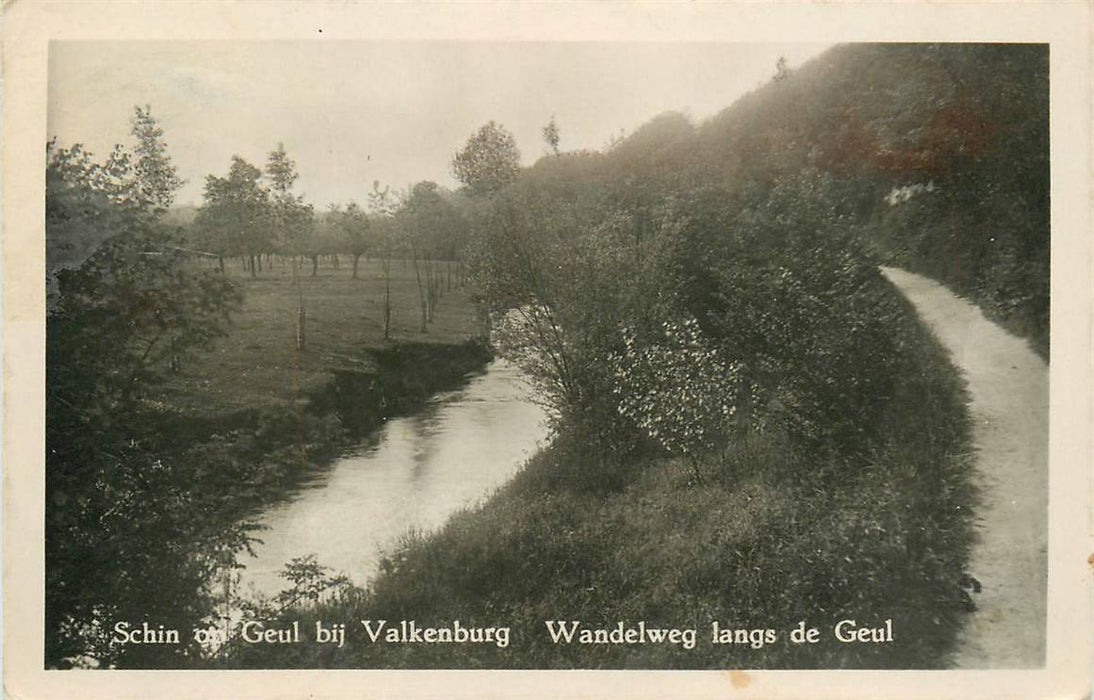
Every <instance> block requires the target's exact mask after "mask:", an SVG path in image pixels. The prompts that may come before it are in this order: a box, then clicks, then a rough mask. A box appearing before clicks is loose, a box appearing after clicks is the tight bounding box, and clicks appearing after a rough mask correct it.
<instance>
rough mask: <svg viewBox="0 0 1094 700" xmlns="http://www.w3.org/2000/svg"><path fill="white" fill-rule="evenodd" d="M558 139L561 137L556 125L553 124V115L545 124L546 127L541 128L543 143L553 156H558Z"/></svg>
mask: <svg viewBox="0 0 1094 700" xmlns="http://www.w3.org/2000/svg"><path fill="white" fill-rule="evenodd" d="M560 138H561V135H560V133H559V130H558V124H557V123H555V117H554V115H551V121H549V122H547V126H545V127H543V141H544V142H545V143H546V144H547V148H549V149H550V150H551V153H553V154H554V155H555V156H557V155H558V144H559V140H560Z"/></svg>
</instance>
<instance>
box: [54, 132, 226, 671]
mask: <svg viewBox="0 0 1094 700" xmlns="http://www.w3.org/2000/svg"><path fill="white" fill-rule="evenodd" d="M132 162H133V161H132V159H131V158H130V157H129V155H128V154H127V153H126V152H125V151H124V149H121V148H120V147H119V148H116V149H115V151H114V152H113V153H112V154H111V156H110V157H109V158H108V159H107V160H106V162H105V163H102V164H99V163H95V162H94V161H93V160H92V158H91V156H90V154H88V153H86V152H85V151H83V149H81V148H80V147H78V146H76V147H73V148H71V149H64V148H57V147H56V146H55V145H52V144H51V145H50V146H49V147H48V149H47V165H46V188H47V189H46V240H47V246H48V247H49V248H51V249H59V250H62V251H66V252H65V254H62V255H57V254H53V255H51V256H50V257H51V259H52V260H53V261H54V264H53V265H52V266H51V268H50V274H51V277H52V281H51V284H50V287H51V304H50V306H49V309H48V313H47V318H46V364H47V381H46V479H45V481H46V523H45V543H46V546H45V549H46V567H45V571H46V581H45V600H46V607H45V617H46V621H45V625H46V635H45V642H46V649H45V656H46V663H47V664H49V665H60V664H63V663H65V660H66V659H72V658H73V657H79V656H91V657H93V658H94V659H95V660H97V661H98V663H99V664H101V665H115V664H117V665H122V666H125V665H135V664H141V663H158V664H159V665H163V664H164V663H170V662H167V661H165V657H171V658H174V659H175V661H174V663H178V659H179V658H180V657H185V656H188V655H194V654H198V653H200V650H199V649H198V648H196V645H195V644H194V643H193V642H192V640H191V639H189V638H188V635H184V636H183V643H182V644H180V645H178V646H177V647H176V646H174V645H171V647H172V648H170V649H167V648H159V649H156V648H152V647H151V646H147V647H146V646H144V645H140V646H139V647H138V646H135V645H133V646H122V645H118V644H116V643H113V642H112V641H111V637H112V625H113V624H114V622H116V621H127V620H128V621H139V620H149V621H152V620H155V621H156V622H157V623H162V624H164V625H165V626H167V627H173V628H177V629H180V630H185V629H190V628H191V627H192V626H195V625H197V624H200V622H201V621H202V620H203V619H204V618H205V617H206V616H207V615H208V614H210V612H211V610H212V599H211V597H210V595H209V588H208V584H209V582H210V581H211V578H212V576H213V573H214V571H215V569H216V567H218V566H219V565H220V562H222V561H224V559H225V558H226V557H228V556H230V555H233V554H234V552H236V551H238V550H239V549H240V548H242V547H244V546H245V545H246V537H245V533H244V531H243V530H242V529H241V528H240V527H239V526H238V524H237V523H235V522H234V520H232V519H229V518H226V517H223V516H218V515H217V513H218V512H220V513H223V511H218V510H217V509H216V508H215V507H214V504H213V503H212V502H209V501H206V500H205V496H203V495H201V494H200V493H198V492H196V491H195V490H194V489H193V483H192V482H191V481H190V480H189V479H188V477H187V470H188V469H190V468H191V465H188V464H178V463H172V462H171V461H170V460H167V459H165V458H164V457H163V455H162V454H161V453H160V451H159V449H158V448H157V446H158V444H159V441H160V440H161V438H160V437H159V436H156V435H154V434H152V433H150V432H146V431H147V425H148V424H149V421H148V420H147V408H146V405H147V404H146V400H147V398H148V394H149V389H150V387H151V386H153V385H154V384H155V383H157V382H158V381H160V380H162V379H163V377H164V376H165V375H166V373H167V372H169V371H170V370H171V368H172V366H173V361H172V360H173V359H174V358H175V357H177V356H178V355H180V354H182V353H185V352H188V351H192V350H200V349H203V348H207V347H209V345H210V343H211V342H212V340H213V339H215V338H216V337H218V336H220V335H221V334H223V333H224V327H225V321H226V319H227V316H228V314H229V313H230V312H231V311H233V310H234V309H237V308H238V307H239V304H240V301H241V297H240V294H239V292H238V291H237V290H236V288H235V286H234V285H233V284H232V283H231V282H230V281H229V280H227V279H225V277H224V276H223V275H219V274H215V273H208V272H202V271H200V270H199V269H197V267H196V266H195V265H194V264H193V261H192V260H191V259H190V257H189V255H188V253H186V252H185V251H184V250H183V249H182V247H181V246H180V245H178V244H179V243H180V242H181V241H179V240H178V239H177V235H176V233H175V232H174V231H173V230H172V229H171V228H169V227H167V226H164V225H162V224H161V223H160V221H159V219H160V214H159V212H160V207H159V206H158V205H157V204H156V202H153V201H152V199H151V198H150V197H149V196H148V192H149V190H147V189H142V184H147V182H148V180H147V176H146V175H142V174H140V173H139V172H138V171H136V170H135V169H134V168H131V167H129V164H130V163H132ZM163 164H164V165H165V166H167V167H165V168H164V172H167V171H168V170H169V166H170V163H169V160H166V159H165V160H164V161H163ZM172 195H173V191H168V190H166V189H162V190H160V191H159V194H158V195H157V197H158V203H159V204H162V203H163V202H165V201H169V198H170V196H172ZM199 512H200V513H203V515H202V517H195V513H199ZM157 660H158V661H157Z"/></svg>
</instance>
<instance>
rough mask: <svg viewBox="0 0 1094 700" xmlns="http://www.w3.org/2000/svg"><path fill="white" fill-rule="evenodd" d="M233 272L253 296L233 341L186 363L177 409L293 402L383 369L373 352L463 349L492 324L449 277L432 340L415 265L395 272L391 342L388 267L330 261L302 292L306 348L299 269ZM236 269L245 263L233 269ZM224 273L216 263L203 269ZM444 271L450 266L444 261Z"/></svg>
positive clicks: (169, 397)
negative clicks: (337, 378)
mask: <svg viewBox="0 0 1094 700" xmlns="http://www.w3.org/2000/svg"><path fill="white" fill-rule="evenodd" d="M225 262H226V272H227V274H228V275H229V276H230V277H231V279H232V280H233V281H235V282H236V283H237V284H238V285H239V286H240V289H241V290H242V292H243V294H244V301H243V308H242V310H241V311H240V312H239V313H237V314H234V315H233V316H232V319H231V326H230V328H229V329H228V335H227V336H226V337H223V338H220V339H218V340H217V341H216V344H215V346H214V347H213V349H212V350H211V351H210V352H197V353H194V354H193V355H192V356H191V357H189V358H183V361H182V367H181V371H180V372H179V373H177V374H176V375H174V376H172V377H171V378H170V379H169V380H168V381H167V383H166V384H165V385H164V387H163V390H162V394H161V397H160V400H162V401H163V402H164V404H166V405H168V406H171V407H172V409H173V410H174V411H178V412H181V413H183V414H189V415H197V416H217V415H225V414H230V413H234V412H237V411H241V410H251V409H261V408H263V407H269V406H273V405H283V404H285V403H287V402H292V401H293V400H294V398H295V397H300V396H303V395H309V394H312V393H314V392H315V391H317V390H318V389H320V388H321V387H322V386H323V385H325V384H326V383H327V382H329V381H330V378H331V374H332V373H333V372H336V371H345V370H349V371H368V370H371V369H373V366H372V358H371V357H370V356H369V354H368V352H367V351H369V350H377V349H380V348H383V347H385V346H389V345H391V344H393V343H400V342H414V343H437V344H448V343H453V344H454V343H459V342H463V341H465V340H467V339H468V338H469V337H472V336H475V335H479V334H480V333H481V331H482V324H481V321H480V320H479V318H478V317H477V315H476V313H475V310H474V307H473V306H472V304H471V303H470V300H469V298H468V294H467V292H466V290H465V289H459V288H457V285H456V279H455V266H454V265H453V280H452V288H451V289H449V287H448V283H447V276H444V278H443V283H444V284H443V287H442V296H441V299H440V302H439V303H438V305H437V309H436V313H435V315H434V319H433V322H432V323H430V324H429V326H428V330H427V332H425V333H422V332H421V331H420V328H421V311H420V302H419V295H418V286H417V282H416V279H415V275H414V266H413V264H412V263H411V262H410V261H402V260H394V261H392V264H391V332H390V338H389V340H387V341H385V340H384V325H383V323H384V322H383V317H384V316H383V310H384V276H383V273H382V270H381V265H380V262H379V261H378V260H370V261H365V259H364V258H362V259H361V262H360V265H359V268H358V278H357V279H353V278H352V266H351V264H350V263H351V261H350V260H349V259H347V258H343V259H342V261H341V264H340V265H339V266H338V267H337V268H335V267H334V266H333V265H332V264H331V263H330V262H325V263H321V264H320V265H319V267H318V270H317V274H316V275H315V276H314V277H313V276H311V269H312V267H311V262H310V261H305V263H306V264H305V265H304V266H303V274H302V276H301V292H302V293H303V298H304V307H305V309H306V312H307V324H306V328H307V343H306V345H305V347H304V349H303V350H300V351H298V350H297V347H296V318H297V304H298V293H297V290H296V287H295V286H294V285H293V283H292V269H291V266H290V263H289V262H288V261H285V262H284V263H281V262H279V261H277V260H274V263H273V267H272V269H270V268H269V267H266V268H264V269H263V271H262V272H260V273H258V275H257V276H256V277H255V278H254V279H252V278H251V277H250V275H249V274H248V273H247V272H245V271H244V270H243V269H242V267H241V266H240V265H239V263H238V261H225ZM233 262H234V263H235V264H233ZM203 265H204V266H206V267H208V268H209V269H215V263H213V264H209V263H203ZM439 265H440V266H441V268H440V269H441V270H442V273H444V272H445V265H446V263H439Z"/></svg>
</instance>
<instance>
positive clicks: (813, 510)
mask: <svg viewBox="0 0 1094 700" xmlns="http://www.w3.org/2000/svg"><path fill="white" fill-rule="evenodd" d="M894 293H895V292H894ZM904 307H905V311H906V312H907V313H906V318H905V320H904V322H903V325H904V330H905V331H906V332H907V333H906V335H905V336H904V337H905V342H904V343H903V344H902V346H901V349H900V354H901V357H900V361H901V362H902V363H903V367H904V371H903V372H901V374H900V381H899V383H898V385H897V386H896V387H895V388H894V391H893V394H892V400H891V401H889V402H888V403H887V404H886V406H885V408H884V414H883V415H882V416H880V421H881V422H880V425H881V426H882V428H883V434H884V435H885V436H886V437H885V438H884V440H882V441H880V442H879V443H878V444H877V445H876V449H875V451H874V453H873V454H872V456H871V458H870V460H869V461H868V463H866V464H864V465H862V466H861V467H860V468H856V469H848V465H846V464H842V463H839V462H838V458H835V457H829V458H820V457H817V456H816V455H814V454H811V453H810V452H809V451H808V450H805V449H803V448H802V447H801V446H800V445H796V444H794V443H793V442H792V441H791V440H789V439H787V438H786V437H785V436H784V435H782V434H781V433H779V432H777V431H772V432H769V433H766V434H762V435H760V434H753V435H751V436H749V438H748V439H747V440H744V441H741V442H738V443H737V444H735V445H734V446H733V448H732V451H731V454H730V455H729V458H728V459H727V460H726V465H727V468H726V469H724V470H723V471H721V472H719V473H717V474H713V475H710V478H708V479H706V480H705V481H704V482H703V483H695V481H694V480H693V478H692V474H691V470H690V468H689V467H688V466H687V465H686V464H685V463H684V462H683V461H681V460H677V459H671V458H665V457H663V456H658V455H657V454H655V453H653V452H647V453H644V454H637V455H634V456H633V457H631V458H629V459H628V460H626V461H625V462H622V463H620V464H618V465H616V466H615V467H614V468H613V470H612V472H611V473H606V472H603V471H598V470H597V468H596V467H595V466H594V463H593V461H592V460H590V458H589V456H588V455H587V453H586V449H585V446H584V445H581V444H577V443H576V442H575V440H574V439H572V438H571V437H570V436H569V435H568V434H567V433H566V432H565V431H563V432H562V434H560V435H559V436H558V437H557V438H556V439H555V441H554V442H553V443H552V445H551V447H549V448H548V449H547V450H545V451H544V452H542V453H540V454H539V455H537V456H536V457H535V458H533V459H532V460H530V462H529V463H528V464H527V466H526V467H525V468H524V469H523V470H522V471H521V472H520V473H519V474H518V475H517V477H516V478H515V479H514V480H513V481H512V482H510V483H509V484H508V485H507V486H505V487H504V488H503V489H501V490H500V491H499V492H498V494H497V495H495V496H494V497H493V498H492V499H490V500H489V501H488V502H486V503H485V504H483V505H481V506H480V507H477V508H474V509H471V510H468V511H465V512H462V513H459V514H457V515H456V516H454V517H453V518H452V519H451V520H450V521H449V522H448V524H447V525H446V526H445V527H444V528H443V529H442V530H440V531H439V532H437V533H435V534H432V535H429V536H425V537H421V536H418V537H411V538H408V539H407V540H406V542H405V543H404V546H403V547H401V548H400V549H399V550H397V551H393V552H391V553H390V554H389V556H388V557H387V558H386V559H385V561H384V562H383V563H382V567H381V568H382V573H381V575H380V576H379V577H377V578H376V579H375V580H374V582H373V584H372V585H371V586H370V587H369V588H368V589H367V590H359V589H351V590H347V591H345V592H343V594H342V595H341V596H340V597H339V598H337V599H335V600H333V601H329V602H326V603H323V604H320V605H316V606H306V607H303V608H294V609H292V610H291V611H290V612H288V613H286V614H285V616H284V620H280V621H278V620H267V621H266V623H267V624H271V625H274V624H278V622H287V621H288V620H289V619H290V618H291V619H292V620H297V621H300V623H301V627H302V629H305V630H308V629H314V628H315V621H316V620H320V621H323V622H324V623H333V622H339V623H346V625H347V630H348V631H347V638H346V642H345V646H343V647H341V648H336V647H333V646H331V645H320V644H313V643H304V644H296V645H281V646H277V648H275V647H274V645H240V646H237V647H236V648H235V649H234V650H233V653H232V654H231V655H230V657H228V658H224V659H219V660H218V661H217V663H218V664H220V665H223V666H225V667H240V668H292V667H347V668H940V667H945V666H946V665H947V663H948V655H949V654H950V652H951V651H952V649H953V644H954V639H955V635H956V632H957V630H958V629H959V627H960V625H961V624H962V623H963V621H964V616H965V614H966V613H965V607H964V605H965V599H964V592H963V591H962V589H961V588H960V586H959V582H960V578H961V574H962V573H963V572H964V566H965V561H966V558H967V553H968V547H969V542H970V539H971V515H970V514H971V506H972V500H973V495H972V490H971V486H970V484H969V479H968V452H967V439H968V421H967V418H966V415H965V408H964V401H965V395H964V389H963V385H962V382H961V380H960V378H959V376H958V374H957V372H956V370H955V369H954V368H953V366H952V365H951V364H950V363H949V362H948V360H947V357H946V354H945V351H944V350H943V349H942V348H941V347H940V346H939V345H938V343H937V342H936V341H935V340H934V338H933V337H932V336H931V335H930V334H929V332H927V331H926V329H925V328H924V327H923V326H922V324H920V323H919V322H918V320H917V319H916V318H915V316H914V313H913V312H912V310H911V308H910V306H908V305H907V304H906V303H905V304H904ZM361 620H371V621H378V620H386V621H388V622H389V624H391V625H397V624H398V621H401V620H407V621H414V622H415V624H416V625H417V626H418V627H426V628H432V627H437V628H440V627H444V626H446V625H447V626H451V625H452V624H453V620H458V621H460V624H461V625H463V626H465V627H483V628H486V627H506V628H508V629H509V631H510V633H511V637H510V639H509V642H508V643H507V644H506V645H505V646H501V645H498V644H424V643H423V644H414V643H398V644H396V643H385V642H383V641H379V642H377V641H373V640H372V639H371V638H370V637H369V635H367V634H366V633H365V631H364V630H363V629H362V627H361V622H360V621H361ZM841 620H856V621H857V623H856V624H858V625H859V626H861V627H878V628H881V627H885V626H887V625H888V626H889V627H891V629H892V635H891V639H889V640H887V641H882V642H878V643H849V642H845V641H840V640H839V639H837V638H836V636H835V635H834V627H835V625H837V624H838V623H839V622H840V621H841ZM392 621H395V622H392ZM558 621H565V622H566V624H570V622H571V621H581V622H582V624H583V625H584V626H585V627H587V628H591V629H600V628H602V629H614V628H615V627H616V626H617V625H618V624H619V623H620V622H622V623H623V625H624V626H632V627H634V626H638V625H642V626H644V627H645V628H675V629H680V630H684V631H686V630H694V631H695V634H696V637H695V644H694V645H691V646H690V648H689V645H686V644H682V643H677V644H671V643H665V644H646V643H643V644H637V643H634V644H629V643H625V642H623V643H610V642H609V643H595V642H594V643H587V644H585V643H581V642H580V641H573V642H565V641H559V640H557V639H556V638H554V637H552V635H551V632H550V629H549V627H548V625H547V623H548V622H554V623H557V622H558ZM890 621H891V622H890ZM715 622H717V623H718V625H719V626H720V628H721V629H722V630H723V631H724V630H726V629H732V630H737V631H744V635H743V637H741V636H740V635H738V634H737V633H736V632H735V633H734V635H730V637H731V638H732V641H725V640H724V639H723V640H722V641H715V639H716V638H715V637H712V626H713V624H714V623H715ZM799 623H804V624H805V625H806V626H807V627H816V628H818V629H819V630H821V633H820V637H819V640H818V641H817V643H795V642H794V641H793V640H792V639H791V638H790V633H791V631H792V630H794V629H796V628H797V626H798V625H799ZM753 630H761V632H758V633H757V632H753ZM768 630H770V632H768ZM576 639H577V638H576V637H575V640H576Z"/></svg>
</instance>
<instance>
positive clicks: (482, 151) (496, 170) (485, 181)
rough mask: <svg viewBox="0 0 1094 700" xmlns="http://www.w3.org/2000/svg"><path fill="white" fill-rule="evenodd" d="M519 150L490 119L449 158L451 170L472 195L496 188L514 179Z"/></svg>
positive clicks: (518, 163)
mask: <svg viewBox="0 0 1094 700" xmlns="http://www.w3.org/2000/svg"><path fill="white" fill-rule="evenodd" d="M519 170H520V151H518V150H517V144H516V141H514V140H513V135H512V134H510V133H509V131H507V130H506V129H505V127H503V126H501V125H500V124H497V123H495V122H493V121H490V122H488V123H486V124H484V125H483V126H482V127H481V128H480V129H479V130H478V131H477V132H475V133H474V134H472V135H471V137H470V138H469V139H468V140H467V145H465V146H464V147H463V149H461V150H460V151H459V152H458V153H456V155H455V156H453V158H452V172H453V173H454V174H455V176H456V179H457V180H459V181H460V182H462V183H463V184H464V185H466V186H467V188H468V190H470V192H471V193H472V194H473V195H476V196H482V195H489V194H493V193H495V192H497V191H498V190H500V189H501V188H503V187H505V186H506V185H507V184H509V183H510V182H512V181H513V180H514V179H516V176H517V172H518V171H519Z"/></svg>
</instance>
